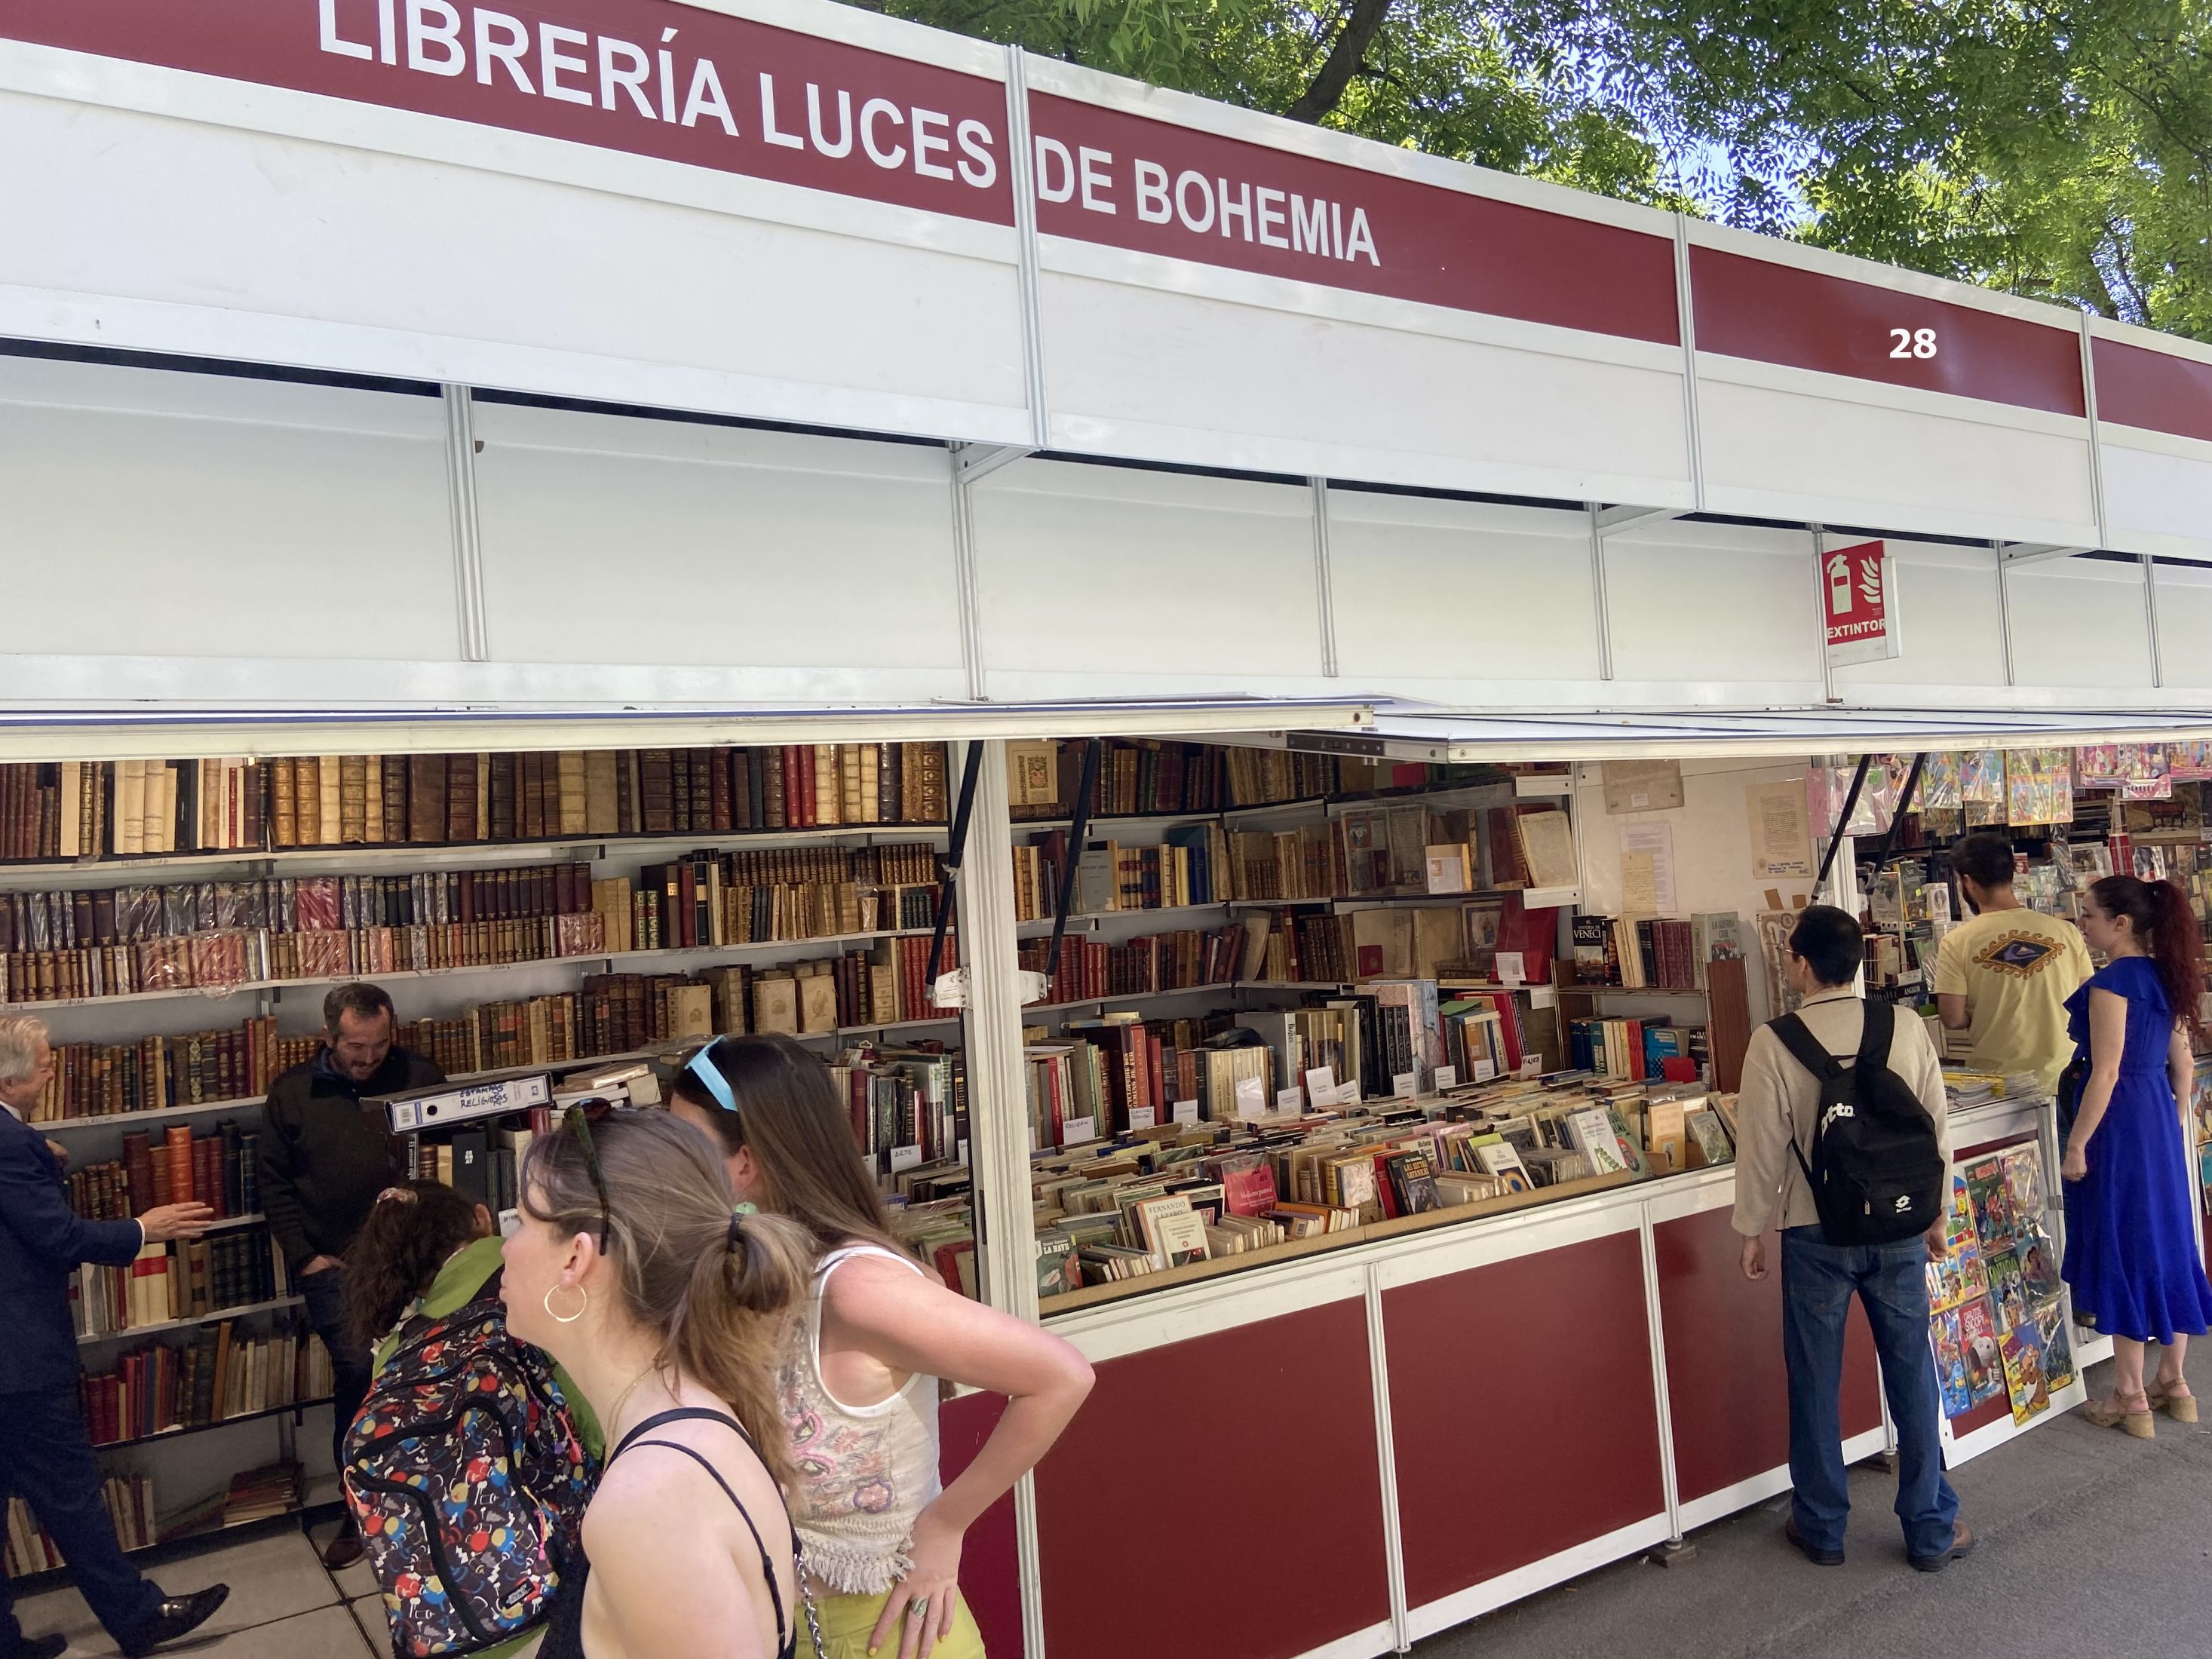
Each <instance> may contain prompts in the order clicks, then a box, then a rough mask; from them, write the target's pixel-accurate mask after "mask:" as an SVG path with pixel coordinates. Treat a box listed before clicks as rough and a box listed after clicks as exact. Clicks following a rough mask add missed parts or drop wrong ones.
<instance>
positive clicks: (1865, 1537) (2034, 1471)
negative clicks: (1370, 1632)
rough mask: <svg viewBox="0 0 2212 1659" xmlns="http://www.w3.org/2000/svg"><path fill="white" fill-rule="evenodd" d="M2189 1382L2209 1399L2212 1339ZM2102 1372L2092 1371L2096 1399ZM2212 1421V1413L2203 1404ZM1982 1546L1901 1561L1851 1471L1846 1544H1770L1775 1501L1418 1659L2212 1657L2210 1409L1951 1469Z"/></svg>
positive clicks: (2048, 1434)
mask: <svg viewBox="0 0 2212 1659" xmlns="http://www.w3.org/2000/svg"><path fill="white" fill-rule="evenodd" d="M2189 1370H2190V1379H2191V1381H2190V1386H2191V1388H2192V1389H2195V1390H2197V1392H2199V1393H2202V1394H2204V1395H2208V1396H2212V1353H2205V1354H2203V1357H2201V1358H2200V1357H2199V1355H2198V1354H2196V1353H2192V1354H2191V1364H2190V1367H2189ZM2109 1373H2110V1367H2109V1366H2099V1367H2097V1368H2096V1369H2095V1370H2093V1371H2092V1372H2091V1374H2090V1378H2089V1389H2090V1393H2091V1394H2092V1395H2097V1394H2100V1393H2102V1392H2103V1391H2104V1390H2105V1389H2107V1388H2109V1387H2110V1380H2109ZM2207 1417H2208V1419H2212V1411H2208V1413H2207ZM1953 1484H1954V1486H1957V1487H1958V1489H1959V1494H1960V1516H1961V1518H1962V1519H1964V1520H1966V1521H1967V1522H1969V1523H1970V1524H1971V1525H1972V1527H1973V1528H1974V1530H1975V1531H1976V1533H1978V1534H1979V1535H1980V1537H1981V1539H1982V1543H1981V1546H1980V1547H1979V1548H1978V1549H1977V1550H1976V1551H1975V1553H1973V1554H1972V1556H1970V1557H1968V1558H1967V1559H1966V1560H1964V1561H1960V1562H1954V1564H1953V1565H1951V1566H1950V1568H1949V1569H1948V1571H1944V1572H1942V1573H1940V1574H1936V1575H1934V1576H1929V1575H1926V1574H1922V1573H1917V1572H1914V1571H1911V1570H1910V1569H1909V1568H1908V1567H1907V1566H1906V1565H1905V1547H1904V1544H1903V1542H1902V1541H1901V1540H1900V1538H1899V1533H1898V1528H1897V1522H1896V1519H1895V1517H1894V1516H1893V1515H1892V1514H1891V1513H1890V1505H1891V1504H1892V1503H1893V1501H1894V1500H1895V1497H1896V1489H1895V1484H1894V1482H1893V1481H1892V1480H1890V1479H1889V1478H1888V1476H1887V1475H1886V1474H1884V1473H1883V1472H1882V1470H1881V1468H1880V1466H1879V1465H1876V1466H1875V1467H1873V1468H1863V1469H1858V1470H1855V1471H1853V1473H1852V1476H1851V1525H1850V1539H1849V1541H1848V1543H1847V1545H1846V1548H1847V1551H1848V1553H1849V1555H1850V1559H1849V1560H1848V1561H1847V1562H1846V1563H1845V1565H1843V1566H1841V1567H1828V1568H1820V1567H1815V1566H1814V1565H1811V1564H1810V1563H1808V1561H1806V1560H1805V1559H1804V1558H1803V1557H1802V1556H1801V1555H1799V1554H1798V1553H1796V1551H1795V1550H1793V1549H1791V1548H1790V1547H1789V1546H1788V1545H1787V1544H1785V1543H1784V1542H1783V1541H1782V1535H1781V1532H1782V1522H1783V1519H1784V1516H1785V1515H1786V1514H1787V1513H1788V1504H1789V1499H1788V1498H1787V1497H1786V1496H1785V1497H1783V1498H1777V1499H1775V1500H1774V1501H1773V1502H1772V1503H1771V1504H1765V1505H1763V1506H1761V1507H1760V1508H1758V1509H1754V1510H1747V1511H1746V1512H1744V1513H1743V1514H1741V1515H1739V1516H1735V1517H1734V1518H1732V1519H1730V1520H1727V1521H1723V1522H1717V1523H1716V1524H1715V1525H1713V1526H1711V1527H1708V1528H1705V1530H1704V1531H1703V1532H1700V1533H1699V1534H1696V1537H1695V1542H1696V1544H1697V1546H1698V1559H1696V1560H1695V1561H1692V1562H1689V1563H1686V1564H1685V1565H1681V1566H1679V1567H1674V1568H1668V1569H1664V1570H1662V1569H1661V1568H1658V1567H1655V1566H1651V1565H1648V1564H1646V1563H1644V1562H1642V1561H1626V1562H1622V1563H1620V1564H1619V1565H1614V1566H1612V1567H1608V1568H1607V1569H1605V1570H1604V1571H1601V1572H1597V1573H1593V1574H1591V1575H1590V1576H1589V1577H1585V1578H1583V1579H1579V1580H1577V1582H1576V1583H1572V1584H1570V1585H1564V1586H1562V1587H1560V1588H1559V1589H1554V1590H1550V1591H1547V1592H1546V1593H1545V1594H1544V1595H1540V1596H1536V1597H1534V1598H1533V1599H1531V1600H1529V1601H1525V1602H1522V1603H1521V1604H1520V1605H1519V1606H1517V1607H1509V1608H1506V1609H1504V1611H1502V1612H1499V1613H1493V1614H1492V1615H1491V1616H1489V1617H1488V1618H1486V1619H1480V1620H1475V1621H1474V1623H1473V1624H1469V1625H1464V1626H1461V1627H1460V1628H1459V1629H1457V1630H1455V1631H1449V1632H1445V1633H1444V1634H1443V1635H1440V1636H1436V1637H1432V1638H1430V1639H1429V1640H1427V1641H1425V1642H1423V1643H1421V1644H1419V1646H1418V1647H1417V1648H1416V1650H1415V1651H1416V1652H1417V1653H1418V1654H1419V1656H1421V1659H1569V1656H1571V1659H1587V1656H1590V1655H1599V1654H1602V1655H1619V1656H1623V1659H1923V1656H1927V1659H1936V1656H1942V1659H1984V1656H1997V1659H2080V1656H2081V1655H2083V1654H2085V1653H2089V1654H2094V1653H2100V1652H2103V1651H2106V1650H2108V1649H2110V1648H2112V1647H2113V1646H2115V1645H2118V1646H2124V1647H2125V1648H2127V1649H2128V1650H2130V1651H2133V1652H2157V1653H2163V1654H2166V1655H2171V1656H2175V1659H2181V1656H2203V1655H2212V1420H2208V1422H2207V1424H2205V1425H2201V1426H2198V1427H2194V1428H2189V1427H2184V1426H2183V1425H2179V1424H2177V1423H2175V1422H2173V1421H2172V1419H2169V1418H2166V1417H2163V1416H2161V1417H2160V1419H2158V1438H2157V1439H2156V1440H2155V1441H2152V1442H2142V1441H2137V1440H2131V1439H2130V1438H2128V1437H2126V1436H2125V1435H2124V1434H2122V1433H2120V1432H2119V1431H2118V1430H2114V1429H2098V1428H2092V1427H2091V1426H2090V1425H2087V1424H2086V1423H2084V1422H2082V1421H2081V1419H2080V1418H2079V1417H2069V1418H2067V1419H2063V1420H2061V1421H2058V1422H2055V1423H2051V1424H2047V1425H2043V1426H2041V1427H2039V1428H2038V1429H2037V1430H2036V1431H2035V1432H2034V1433H2033V1434H2030V1435H2027V1436H2026V1437H2023V1438H2022V1439H2021V1440H2018V1441H2015V1443H2012V1444H2011V1445H2008V1446H2005V1447H2001V1448H1999V1449H1997V1450H1996V1451H1994V1452H1990V1453H1988V1454H1986V1455H1984V1456H1982V1457H1979V1458H1977V1459H1976V1460H1974V1461H1973V1462H1971V1463H1969V1464H1967V1465H1966V1467H1965V1468H1962V1469H1960V1471H1958V1473H1957V1474H1956V1475H1955V1476H1954V1480H1953Z"/></svg>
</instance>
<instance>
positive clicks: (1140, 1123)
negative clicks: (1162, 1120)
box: [1129, 1106, 1160, 1129]
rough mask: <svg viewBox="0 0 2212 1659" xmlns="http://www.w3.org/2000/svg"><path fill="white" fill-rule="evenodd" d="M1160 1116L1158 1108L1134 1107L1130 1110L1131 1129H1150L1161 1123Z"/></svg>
mask: <svg viewBox="0 0 2212 1659" xmlns="http://www.w3.org/2000/svg"><path fill="white" fill-rule="evenodd" d="M1159 1116H1160V1114H1159V1109H1158V1107H1155V1106H1132V1107H1131V1108H1129V1127H1131V1128H1132V1129H1149V1128H1151V1127H1152V1125H1153V1124H1155V1123H1157V1122H1158V1121H1159Z"/></svg>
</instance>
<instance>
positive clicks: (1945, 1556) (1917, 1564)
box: [1906, 1521, 1981, 1572]
mask: <svg viewBox="0 0 2212 1659" xmlns="http://www.w3.org/2000/svg"><path fill="white" fill-rule="evenodd" d="M1979 1542H1981V1540H1979V1539H1978V1538H1977V1537H1975V1536H1974V1529H1973V1528H1972V1527H1970V1526H1968V1525H1967V1524H1966V1522H1963V1521H1960V1522H1955V1523H1954V1526H1953V1528H1952V1531H1951V1547H1950V1548H1949V1549H1948V1550H1945V1551H1944V1552H1943V1553H1942V1554H1940V1555H1914V1556H1909V1557H1907V1558H1906V1559H1909V1560H1910V1561H1911V1563H1912V1570H1913V1571H1915V1572H1941V1571H1943V1569H1944V1568H1946V1567H1948V1566H1949V1565H1951V1563H1953V1562H1954V1561H1961V1560H1964V1559H1966V1557H1967V1556H1969V1555H1972V1553H1974V1546H1975V1545H1976V1544H1978V1543H1979Z"/></svg>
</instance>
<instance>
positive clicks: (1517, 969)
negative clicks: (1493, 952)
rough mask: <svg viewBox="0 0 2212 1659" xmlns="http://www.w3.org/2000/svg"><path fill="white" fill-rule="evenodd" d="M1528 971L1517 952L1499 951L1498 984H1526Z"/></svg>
mask: <svg viewBox="0 0 2212 1659" xmlns="http://www.w3.org/2000/svg"><path fill="white" fill-rule="evenodd" d="M1527 982H1528V968H1527V967H1526V966H1525V965H1524V963H1523V960H1522V952H1521V951H1499V952H1498V983H1499V984H1500V985H1522V984H1525V983H1527Z"/></svg>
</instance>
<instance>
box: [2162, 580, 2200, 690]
mask: <svg viewBox="0 0 2212 1659" xmlns="http://www.w3.org/2000/svg"><path fill="white" fill-rule="evenodd" d="M2158 637H2159V647H2160V655H2161V656H2162V657H2163V658H2164V659H2165V662H2166V686H2167V687H2168V688H2169V689H2172V690H2180V689H2182V688H2190V687H2196V688H2203V687H2205V686H2212V566H2205V565H2173V564H2162V565H2160V566H2159V568H2158ZM2177 700H2178V699H2177Z"/></svg>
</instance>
